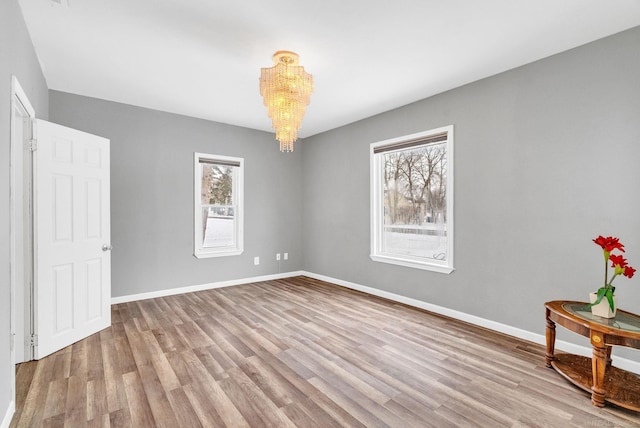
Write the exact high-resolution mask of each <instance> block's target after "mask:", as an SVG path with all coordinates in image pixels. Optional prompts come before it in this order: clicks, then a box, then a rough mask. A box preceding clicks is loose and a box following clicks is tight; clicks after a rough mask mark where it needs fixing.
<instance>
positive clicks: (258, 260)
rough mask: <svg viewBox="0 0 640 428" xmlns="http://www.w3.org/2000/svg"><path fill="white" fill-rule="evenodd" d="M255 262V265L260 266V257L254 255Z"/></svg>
mask: <svg viewBox="0 0 640 428" xmlns="http://www.w3.org/2000/svg"><path fill="white" fill-rule="evenodd" d="M253 264H254V265H255V266H258V265H259V264H260V257H254V258H253Z"/></svg>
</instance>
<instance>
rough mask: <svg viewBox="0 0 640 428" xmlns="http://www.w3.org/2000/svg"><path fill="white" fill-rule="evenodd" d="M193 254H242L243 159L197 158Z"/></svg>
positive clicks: (206, 255)
mask: <svg viewBox="0 0 640 428" xmlns="http://www.w3.org/2000/svg"><path fill="white" fill-rule="evenodd" d="M194 159H195V160H194V201H195V206H194V255H195V256H196V257H198V258H204V257H220V256H233V255H238V254H242V250H243V240H242V225H243V223H242V216H243V208H242V201H243V193H244V190H243V175H244V159H242V158H232V157H228V156H215V155H207V154H203V153H195V155H194Z"/></svg>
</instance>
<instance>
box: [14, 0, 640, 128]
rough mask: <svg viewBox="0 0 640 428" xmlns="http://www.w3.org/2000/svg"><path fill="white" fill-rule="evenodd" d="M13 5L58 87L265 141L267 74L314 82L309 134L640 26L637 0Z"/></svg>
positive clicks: (189, 0) (45, 1)
mask: <svg viewBox="0 0 640 428" xmlns="http://www.w3.org/2000/svg"><path fill="white" fill-rule="evenodd" d="M66 1H67V0H19V3H20V5H21V7H22V11H23V13H24V17H25V20H26V23H27V27H28V29H29V32H30V34H31V37H32V40H33V44H34V46H35V49H36V53H37V55H38V58H39V60H40V63H41V66H42V69H43V72H44V76H45V78H46V80H47V84H48V86H49V88H50V89H54V90H58V91H64V92H70V93H74V94H80V95H85V96H89V97H96V98H102V99H105V100H111V101H117V102H121V103H126V104H132V105H136V106H142V107H148V108H152V109H157V110H163V111H167V112H172V113H178V114H184V115H188V116H193V117H197V118H203V119H209V120H213V121H217V122H224V123H229V124H233V125H239V126H244V127H248V128H254V129H260V130H265V131H271V122H270V120H269V119H268V118H267V114H266V108H265V107H264V106H263V104H262V98H261V97H260V94H259V91H258V78H259V76H260V68H261V67H271V66H272V60H271V56H272V54H273V53H274V52H275V51H277V50H282V49H285V50H292V51H295V52H297V53H298V54H299V55H300V63H301V65H303V66H304V67H305V70H306V71H307V72H309V73H311V74H312V75H313V76H314V81H315V92H314V93H313V94H312V96H311V104H310V106H309V107H308V109H307V114H306V116H305V118H304V120H303V122H302V129H301V130H300V136H301V137H307V136H310V135H314V134H317V133H319V132H323V131H326V130H329V129H332V128H336V127H338V126H341V125H345V124H347V123H351V122H354V121H357V120H359V119H363V118H365V117H369V116H372V115H375V114H377V113H381V112H384V111H387V110H391V109H393V108H396V107H399V106H402V105H405V104H408V103H410V102H413V101H417V100H420V99H423V98H426V97H429V96H431V95H434V94H437V93H440V92H443V91H446V90H448V89H452V88H455V87H458V86H461V85H463V84H465V83H469V82H472V81H475V80H478V79H481V78H483V77H487V76H491V75H493V74H496V73H499V72H502V71H505V70H508V69H511V68H514V67H517V66H520V65H523V64H526V63H529V62H532V61H535V60H537V59H540V58H544V57H547V56H549V55H552V54H555V53H558V52H562V51H565V50H567V49H570V48H573V47H575V46H579V45H582V44H585V43H588V42H590V41H593V40H596V39H599V38H602V37H604V36H607V35H610V34H613V33H617V32H619V31H622V30H625V29H628V28H631V27H634V26H637V25H640V0H483V1H478V0H438V1H435V0H394V1H391V0H316V1H313V2H310V1H303V0H269V1H264V0H238V1H222V0H68V7H65V6H64V5H62V6H61V5H60V4H57V3H60V2H62V3H65V2H66Z"/></svg>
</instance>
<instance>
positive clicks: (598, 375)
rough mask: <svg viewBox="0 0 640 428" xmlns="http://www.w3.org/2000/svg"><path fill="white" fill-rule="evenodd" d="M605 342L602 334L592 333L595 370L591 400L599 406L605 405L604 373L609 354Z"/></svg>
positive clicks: (592, 359) (593, 367)
mask: <svg viewBox="0 0 640 428" xmlns="http://www.w3.org/2000/svg"><path fill="white" fill-rule="evenodd" d="M603 342H604V341H603V338H602V337H601V336H600V335H597V334H592V336H591V344H592V345H593V358H591V371H592V372H593V385H592V386H591V402H592V403H593V405H594V406H598V407H604V400H605V389H604V373H605V370H606V368H607V355H608V354H609V353H608V352H607V346H606V345H605V344H604V343H603ZM609 355H610V354H609Z"/></svg>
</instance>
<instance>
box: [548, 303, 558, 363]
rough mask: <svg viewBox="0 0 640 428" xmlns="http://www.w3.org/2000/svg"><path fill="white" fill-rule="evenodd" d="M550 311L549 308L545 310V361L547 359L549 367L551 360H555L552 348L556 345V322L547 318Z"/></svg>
mask: <svg viewBox="0 0 640 428" xmlns="http://www.w3.org/2000/svg"><path fill="white" fill-rule="evenodd" d="M550 313H551V311H550V310H549V309H547V310H546V317H547V334H546V336H547V356H546V361H547V367H551V361H553V360H555V359H556V357H555V356H554V348H555V346H556V323H554V322H553V321H551V318H549V315H550Z"/></svg>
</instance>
